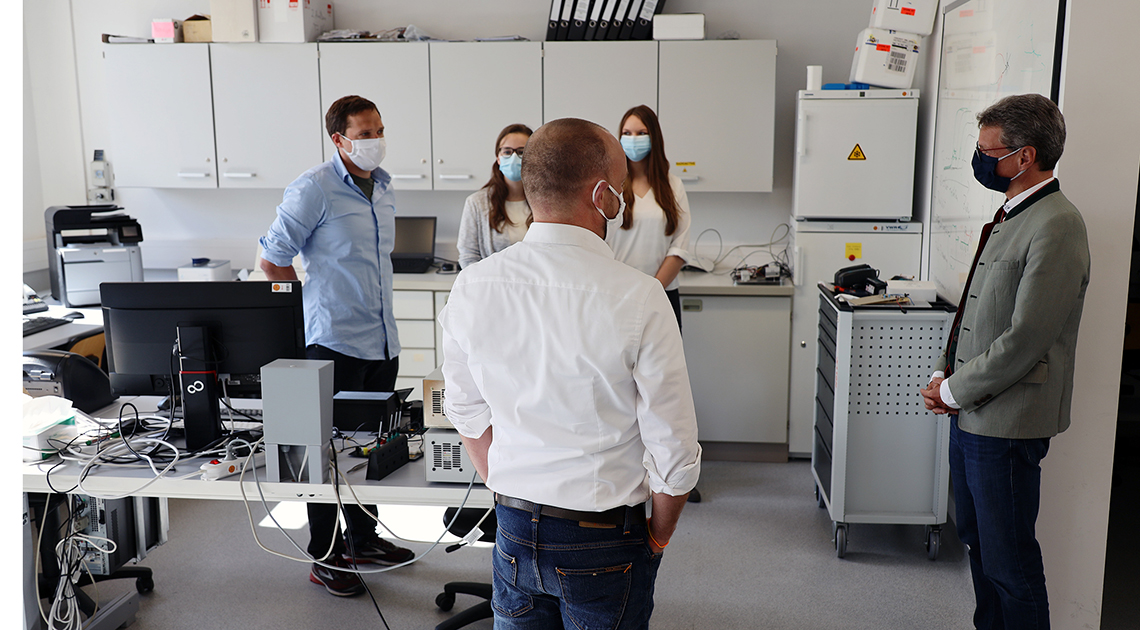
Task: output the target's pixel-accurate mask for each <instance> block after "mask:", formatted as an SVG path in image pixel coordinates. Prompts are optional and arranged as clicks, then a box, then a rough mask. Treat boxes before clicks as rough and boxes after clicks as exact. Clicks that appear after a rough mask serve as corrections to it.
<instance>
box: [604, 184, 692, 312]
mask: <svg viewBox="0 0 1140 630" xmlns="http://www.w3.org/2000/svg"><path fill="white" fill-rule="evenodd" d="M669 185H670V186H672V188H673V196H674V197H675V198H676V199H677V206H678V207H679V208H680V210H681V213H680V215H679V216H678V217H677V228H676V229H675V230H674V231H673V234H672V236H666V235H665V211H664V210H662V209H661V206H660V205H659V204H658V203H657V198H656V196H655V195H654V192H653V189H652V188H650V189H649V192H647V193H646V194H645V196H644V197H638V196H637V195H636V194H635V195H634V196H633V199H634V200H633V208H632V211H633V224H632V225H631V226H630V228H629V229H628V230H623V229H621V228H617V229H613V228H611V229H610V230H609V231H608V232H607V233H606V244H608V245H609V246H610V249H612V250H613V251H614V258H616V259H617V260H620V261H621V262H624V263H625V264H627V265H629V266H631V267H634V268H635V269H638V270H640V271H641V272H643V273H645V274H648V275H650V276H656V275H657V270H658V269H660V268H661V263H663V262H665V258H666V257H668V256H680V257H682V258H683V257H685V256H687V255H688V252H689V225H690V223H691V217H690V215H689V197H688V195H686V194H685V186H684V184H682V183H681V178H679V177H677V176H676V175H674V174H672V173H669ZM629 211H630V209H627V210H626V212H629ZM679 284H680V282H679V281H678V280H677V279H676V278H674V279H673V282H671V283H669V286H667V287H665V289H666V290H670V291H671V290H673V289H676V288H677V287H678V286H679Z"/></svg>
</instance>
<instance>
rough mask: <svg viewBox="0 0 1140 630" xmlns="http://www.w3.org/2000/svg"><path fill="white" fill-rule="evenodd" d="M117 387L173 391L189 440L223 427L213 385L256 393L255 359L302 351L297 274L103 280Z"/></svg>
mask: <svg viewBox="0 0 1140 630" xmlns="http://www.w3.org/2000/svg"><path fill="white" fill-rule="evenodd" d="M100 297H101V302H102V307H103V329H104V332H105V333H106V336H107V337H106V339H107V365H108V371H109V373H110V377H111V387H112V389H114V391H115V393H116V394H117V395H166V394H171V395H177V396H180V397H181V401H182V406H183V419H184V422H185V426H186V441H187V448H189V449H190V450H191V451H194V450H197V449H199V448H200V447H202V446H204V445H206V444H209V443H210V442H213V441H214V440H216V439H217V438H218V437H220V436H221V421H220V415H219V412H218V397H219V395H220V394H223V393H224V394H225V395H228V396H236V397H259V396H260V395H261V366H263V365H265V364H266V363H269V362H271V361H274V360H276V359H282V358H285V359H302V358H304V356H305V324H304V307H303V305H302V302H301V283H300V282H295V281H293V282H104V283H103V284H102V285H100Z"/></svg>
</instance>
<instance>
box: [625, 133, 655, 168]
mask: <svg viewBox="0 0 1140 630" xmlns="http://www.w3.org/2000/svg"><path fill="white" fill-rule="evenodd" d="M650 147H652V142H651V141H650V140H649V136H648V135H644V136H622V137H621V148H622V149H624V150H625V156H626V157H627V158H629V159H630V160H632V161H634V162H640V161H642V160H644V159H645V156H647V155H649V149H650Z"/></svg>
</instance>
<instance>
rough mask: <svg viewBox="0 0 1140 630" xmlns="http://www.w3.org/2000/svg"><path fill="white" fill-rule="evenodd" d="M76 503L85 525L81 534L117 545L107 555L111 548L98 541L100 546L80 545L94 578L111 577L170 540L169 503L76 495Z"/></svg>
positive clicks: (91, 544)
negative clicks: (126, 565)
mask: <svg viewBox="0 0 1140 630" xmlns="http://www.w3.org/2000/svg"><path fill="white" fill-rule="evenodd" d="M74 500H75V501H76V507H75V508H74V509H75V510H76V511H77V513H78V517H79V518H80V519H81V520H80V523H83V522H84V521H85V522H86V525H85V526H84V527H82V528H81V530H80V533H81V534H83V535H85V536H92V537H97V538H106V539H108V540H111V541H113V542H114V543H115V550H114V551H112V552H109V553H105V552H104V551H103V550H105V549H107V548H109V547H110V545H108V544H106V543H104V542H102V541H96V542H98V543H99V544H98V546H96V545H95V544H94V543H91V542H87V541H81V542H80V545H81V546H82V547H83V548H84V554H83V563H84V564H85V565H86V567H87V569H88V570H89V571H91V573H92V574H93V575H110V574H112V573H114V572H115V571H116V570H117V569H119V568H120V567H122V566H123V565H125V564H126V563H128V562H130V561H132V560H135V561H137V560H142V559H143V558H145V557H146V555H147V553H148V552H149V551H150V550H151V549H154V548H155V547H157V546H158V545H161V544H163V543H165V542H166V540H167V532H168V531H169V529H170V522H169V513H168V508H167V500H166V499H160V498H156V497H127V498H124V499H101V498H99V497H92V496H87V495H76V496H75V499H74ZM97 547H98V548H97Z"/></svg>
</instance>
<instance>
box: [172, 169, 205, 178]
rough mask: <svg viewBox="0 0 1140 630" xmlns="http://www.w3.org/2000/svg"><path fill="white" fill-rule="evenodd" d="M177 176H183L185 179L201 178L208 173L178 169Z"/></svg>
mask: <svg viewBox="0 0 1140 630" xmlns="http://www.w3.org/2000/svg"><path fill="white" fill-rule="evenodd" d="M178 176H179V177H185V178H187V179H202V178H204V177H209V176H210V174H209V173H190V172H184V171H180V172H179V173H178Z"/></svg>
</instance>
